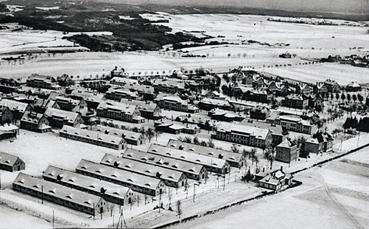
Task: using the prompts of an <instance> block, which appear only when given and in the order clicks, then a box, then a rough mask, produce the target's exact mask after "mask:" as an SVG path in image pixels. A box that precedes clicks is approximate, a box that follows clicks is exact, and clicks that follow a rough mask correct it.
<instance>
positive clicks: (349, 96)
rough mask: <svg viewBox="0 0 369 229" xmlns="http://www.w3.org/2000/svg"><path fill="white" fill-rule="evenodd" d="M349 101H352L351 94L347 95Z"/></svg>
mask: <svg viewBox="0 0 369 229" xmlns="http://www.w3.org/2000/svg"><path fill="white" fill-rule="evenodd" d="M347 101H349V102H350V101H351V95H350V94H347Z"/></svg>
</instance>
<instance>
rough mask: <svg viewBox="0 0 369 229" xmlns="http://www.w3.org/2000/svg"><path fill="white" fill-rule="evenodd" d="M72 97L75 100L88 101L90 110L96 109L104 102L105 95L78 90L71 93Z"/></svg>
mask: <svg viewBox="0 0 369 229" xmlns="http://www.w3.org/2000/svg"><path fill="white" fill-rule="evenodd" d="M70 97H71V98H73V99H79V100H84V101H86V104H87V107H88V108H89V109H96V108H97V107H98V106H99V104H100V102H101V101H102V100H103V98H104V94H102V93H98V92H94V91H90V90H87V89H81V88H78V89H75V90H73V91H72V92H71V94H70Z"/></svg>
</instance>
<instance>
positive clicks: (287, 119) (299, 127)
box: [275, 115, 318, 134]
mask: <svg viewBox="0 0 369 229" xmlns="http://www.w3.org/2000/svg"><path fill="white" fill-rule="evenodd" d="M275 124H276V125H281V126H282V128H284V129H285V130H288V131H294V132H298V133H304V134H314V133H315V132H316V131H317V129H318V128H317V126H316V125H312V124H311V123H310V122H309V121H307V120H303V119H302V118H300V117H297V116H292V115H282V116H280V117H279V118H277V119H276V120H275Z"/></svg>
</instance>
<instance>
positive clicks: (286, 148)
mask: <svg viewBox="0 0 369 229" xmlns="http://www.w3.org/2000/svg"><path fill="white" fill-rule="evenodd" d="M275 150H276V154H275V160H277V161H282V162H285V163H291V162H292V161H295V160H297V159H298V157H299V150H298V149H297V145H295V144H293V143H292V142H291V141H289V140H288V139H285V140H284V141H283V142H282V143H281V144H279V145H277V147H276V148H275Z"/></svg>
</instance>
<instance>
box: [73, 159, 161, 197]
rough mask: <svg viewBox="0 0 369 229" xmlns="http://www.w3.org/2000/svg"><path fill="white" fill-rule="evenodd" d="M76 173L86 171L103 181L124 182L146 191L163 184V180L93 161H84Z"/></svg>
mask: <svg viewBox="0 0 369 229" xmlns="http://www.w3.org/2000/svg"><path fill="white" fill-rule="evenodd" d="M76 171H77V172H78V171H84V172H88V173H91V174H94V175H96V176H99V177H102V179H104V178H105V179H108V180H109V181H110V180H111V181H113V182H114V181H116V182H119V183H121V182H124V183H126V184H128V185H135V186H139V187H142V188H146V189H151V190H156V189H157V187H158V186H159V185H160V184H161V180H160V179H158V178H153V177H149V176H144V175H141V174H138V173H133V172H129V171H125V170H121V169H116V168H112V167H110V166H106V165H101V164H98V163H95V162H92V161H88V160H85V159H82V160H81V161H80V162H79V164H78V166H77V168H76Z"/></svg>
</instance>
